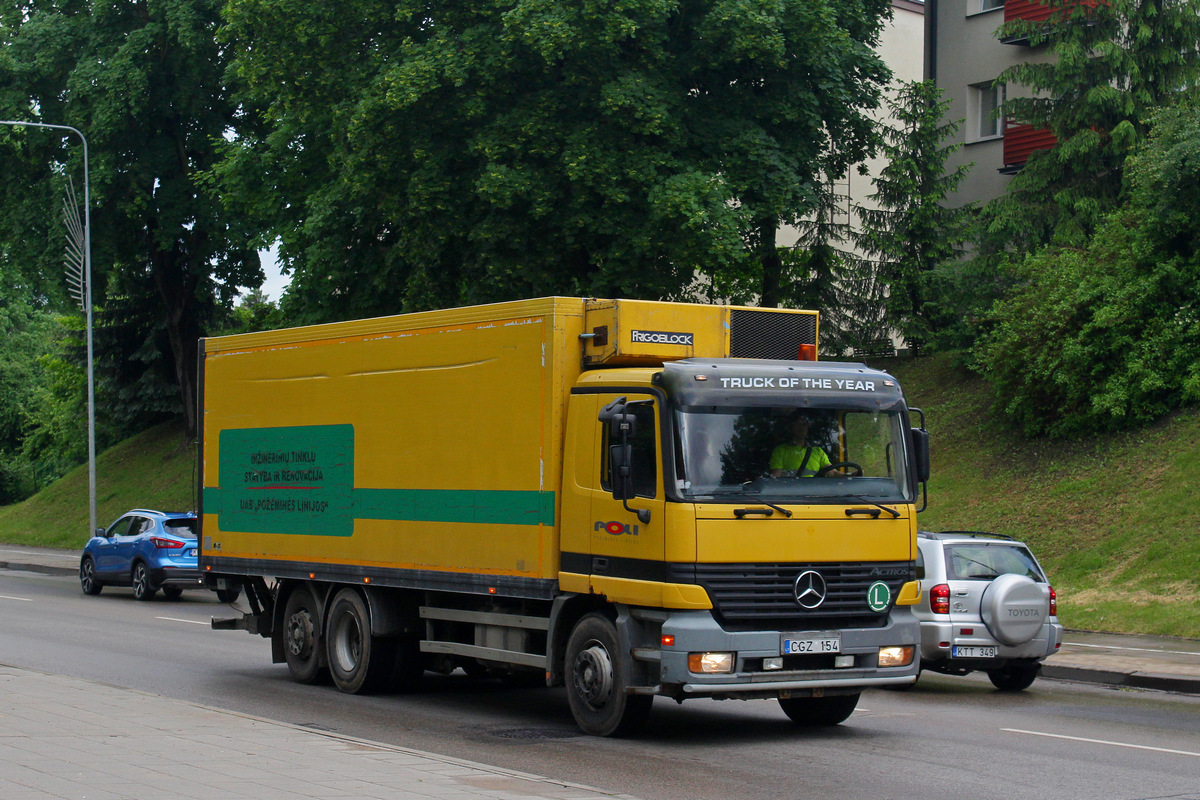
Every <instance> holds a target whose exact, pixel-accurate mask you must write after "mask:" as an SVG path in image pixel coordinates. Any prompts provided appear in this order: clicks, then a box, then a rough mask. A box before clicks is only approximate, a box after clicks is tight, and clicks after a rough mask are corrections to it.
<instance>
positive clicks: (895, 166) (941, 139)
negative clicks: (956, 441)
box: [857, 81, 972, 346]
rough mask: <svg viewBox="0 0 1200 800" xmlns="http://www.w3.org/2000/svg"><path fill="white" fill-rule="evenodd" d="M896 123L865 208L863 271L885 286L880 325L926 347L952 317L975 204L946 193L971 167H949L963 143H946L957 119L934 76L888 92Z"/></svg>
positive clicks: (861, 212)
mask: <svg viewBox="0 0 1200 800" xmlns="http://www.w3.org/2000/svg"><path fill="white" fill-rule="evenodd" d="M888 107H889V108H890V110H891V112H892V119H893V120H894V122H893V123H892V124H891V125H889V126H887V127H886V128H885V132H884V137H885V146H884V149H883V155H884V157H885V158H886V159H887V164H886V165H885V166H884V167H883V169H882V170H881V172H880V174H879V176H878V177H877V178H876V179H875V193H874V194H873V195H871V199H872V200H873V201H874V204H875V207H874V208H866V207H863V208H860V209H859V211H858V214H859V217H860V218H861V220H862V227H861V229H860V232H859V235H858V237H857V241H858V245H859V247H860V249H861V250H862V251H863V253H864V254H865V255H866V256H867V257H868V259H870V263H869V268H868V269H867V270H866V271H867V272H869V273H873V274H874V275H876V276H877V280H878V282H879V283H880V284H881V285H882V287H884V289H885V290H886V291H885V298H884V299H883V301H882V303H881V304H880V305H881V307H882V308H883V311H884V313H883V319H882V323H883V326H884V328H885V331H886V330H887V329H890V330H893V331H896V332H898V333H899V334H900V335H901V336H903V337H904V339H905V340H906V341H907V342H908V343H909V344H910V346H915V345H929V344H930V343H932V341H933V340H934V339H935V338H936V337H937V336H938V335H939V334H940V333H942V332H943V331H944V330H945V329H946V328H947V327H949V326H950V325H951V324H952V323H953V321H954V317H953V314H952V308H951V305H950V303H951V299H950V293H949V289H948V283H947V281H948V276H947V275H946V273H947V271H948V270H950V269H951V268H952V267H954V266H956V262H957V261H958V259H959V257H960V256H961V255H962V251H961V245H962V243H963V242H964V241H965V240H966V238H967V237H968V235H969V223H970V217H971V214H972V210H971V208H970V207H967V206H959V207H950V206H948V205H946V199H947V198H948V197H949V196H950V195H951V194H952V193H953V192H954V191H955V190H956V189H957V187H958V185H959V183H961V182H962V180H963V178H964V177H965V176H966V174H967V172H968V171H969V170H970V168H971V165H969V164H968V165H963V166H960V167H958V168H957V169H954V170H951V171H949V172H947V171H946V160H947V159H948V158H949V157H950V155H951V154H953V153H954V152H955V151H956V150H957V149H958V146H955V145H950V144H948V143H947V142H948V140H949V139H950V138H951V137H952V136H953V135H954V134H955V132H957V130H958V127H959V123H958V122H953V121H952V122H946V121H944V117H945V114H946V110H947V108H948V107H949V101H947V100H944V99H943V98H942V92H941V90H940V89H938V88H937V86H936V85H935V84H934V83H933V82H931V81H925V82H912V83H906V84H903V85H901V86H900V87H899V90H898V91H897V93H896V95H895V96H894V97H893V98H889V100H888Z"/></svg>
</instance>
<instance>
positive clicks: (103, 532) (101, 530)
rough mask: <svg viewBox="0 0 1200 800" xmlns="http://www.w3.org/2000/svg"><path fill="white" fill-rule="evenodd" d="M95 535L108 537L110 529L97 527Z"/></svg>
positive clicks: (102, 537)
mask: <svg viewBox="0 0 1200 800" xmlns="http://www.w3.org/2000/svg"><path fill="white" fill-rule="evenodd" d="M93 535H94V536H98V537H99V538H101V539H104V538H106V537H107V535H108V531H106V530H104V528H96V533H95V534H93Z"/></svg>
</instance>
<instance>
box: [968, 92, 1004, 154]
mask: <svg viewBox="0 0 1200 800" xmlns="http://www.w3.org/2000/svg"><path fill="white" fill-rule="evenodd" d="M1003 105H1004V84H1002V83H1001V84H994V83H991V82H988V83H976V84H974V85H973V86H971V87H970V88H969V95H968V98H967V111H968V114H969V120H970V127H969V129H968V130H969V131H971V132H972V133H974V134H975V135H974V137H973V139H972V140H973V141H979V140H980V139H995V138H996V137H998V136H1003V135H1004V117H1003V116H1002V114H1001V112H1000V109H1001V107H1003Z"/></svg>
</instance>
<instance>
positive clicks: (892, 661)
mask: <svg viewBox="0 0 1200 800" xmlns="http://www.w3.org/2000/svg"><path fill="white" fill-rule="evenodd" d="M913 650H914V648H913V646H912V645H911V644H906V645H903V646H900V647H881V648H879V666H881V667H907V666H908V665H909V664H911V663H912V660H913Z"/></svg>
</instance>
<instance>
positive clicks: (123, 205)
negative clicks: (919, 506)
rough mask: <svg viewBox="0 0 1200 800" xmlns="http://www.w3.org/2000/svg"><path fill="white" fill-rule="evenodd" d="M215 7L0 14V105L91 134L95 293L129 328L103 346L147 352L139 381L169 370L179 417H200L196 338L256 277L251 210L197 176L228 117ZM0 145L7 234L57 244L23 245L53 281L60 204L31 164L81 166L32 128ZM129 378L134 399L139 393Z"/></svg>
mask: <svg viewBox="0 0 1200 800" xmlns="http://www.w3.org/2000/svg"><path fill="white" fill-rule="evenodd" d="M220 5H221V3H219V2H217V1H216V0H136V1H134V2H121V3H110V4H102V3H101V4H90V3H78V2H58V0H30V2H25V3H22V4H20V5H19V6H15V7H10V8H9V9H8V10H7V11H6V12H5V13H4V16H3V17H2V19H3V24H2V26H0V54H2V55H0V114H3V116H5V117H8V118H11V119H21V120H29V121H38V122H41V121H44V122H49V123H54V124H68V125H73V126H75V127H76V128H79V129H80V130H82V131H84V133H85V135H86V136H87V137H88V141H89V144H90V145H91V155H92V164H91V167H92V169H91V176H90V177H91V194H92V201H93V209H92V246H93V268H94V270H95V273H96V274H95V287H96V292H95V302H96V304H97V306H98V307H100V308H101V310H102V315H103V314H107V319H108V320H109V322H110V323H111V324H112V325H114V326H116V327H118V328H120V329H122V331H123V332H124V333H123V334H122V336H121V337H118V338H119V341H120V342H122V343H123V350H122V351H120V352H111V351H110V352H102V353H99V354H98V355H99V356H100V357H101V359H103V358H108V359H109V360H110V362H111V363H120V364H125V363H127V362H129V360H130V359H131V358H135V357H137V356H139V354H140V356H143V357H149V358H150V359H151V360H153V361H155V362H156V364H155V367H154V369H152V370H149V371H142V372H140V373H138V376H137V378H136V380H149V379H150V377H151V373H153V374H158V375H167V376H169V378H168V380H171V381H173V383H174V387H175V389H174V401H173V403H172V406H173V408H175V409H182V410H183V412H184V415H185V419H186V421H187V424H188V429H189V430H194V427H195V424H196V418H195V397H196V383H195V380H196V376H195V369H196V357H195V343H196V339H197V337H198V336H199V335H200V334H201V333H202V332H203V331H204V329H205V326H206V325H207V323H208V321H209V320H210V319H211V317H212V315H213V314H214V311H215V309H216V308H217V307H219V306H221V305H227V304H228V303H229V302H230V301H231V298H232V295H233V294H234V292H235V290H236V287H237V286H239V285H241V286H247V285H258V284H259V283H260V282H261V280H262V276H261V271H260V270H259V268H258V262H257V255H256V250H255V244H257V242H256V240H255V238H254V236H253V234H254V233H255V231H253V230H251V229H249V227H248V220H247V218H245V217H244V216H240V215H237V214H233V213H230V212H228V211H227V210H226V209H225V208H224V207H223V206H222V204H221V203H220V202H219V199H218V197H217V196H216V194H215V192H213V191H211V190H209V189H208V188H207V187H206V186H205V185H204V184H203V183H201V182H200V180H199V176H200V175H201V174H202V173H203V172H204V171H205V170H207V169H209V168H210V167H212V165H213V164H214V163H215V161H216V158H217V156H216V148H217V144H216V143H217V142H219V141H221V139H222V137H223V136H224V135H225V134H226V133H227V132H228V131H230V130H231V128H232V126H233V124H234V121H235V112H236V107H235V105H234V104H233V102H232V101H231V100H230V98H229V97H228V95H227V92H226V91H225V89H224V83H223V73H224V71H225V68H226V59H227V51H226V50H224V49H223V48H222V47H221V46H220V45H218V43H217V42H216V38H215V34H216V29H217V26H218V23H219V16H218V9H219V7H220ZM0 147H3V148H4V152H3V154H2V155H0V157H2V158H3V160H4V163H5V164H6V165H7V164H14V163H20V164H22V165H23V166H22V167H21V171H20V172H19V173H18V174H19V176H20V178H21V180H22V183H21V185H20V186H19V187H17V188H15V189H13V190H12V191H7V192H6V193H5V204H6V208H5V212H4V227H5V233H6V234H13V233H15V232H16V231H18V230H19V231H22V232H23V234H22V235H23V236H25V237H27V238H32V239H36V240H45V241H46V242H53V245H49V244H48V245H46V246H45V248H44V249H39V247H38V246H27V247H26V252H25V253H24V255H25V257H26V258H28V259H30V260H29V261H27V262H26V263H27V264H30V265H31V266H32V268H33V270H34V271H35V272H36V274H37V275H39V276H41V277H40V280H41V281H43V282H49V281H50V278H49V276H58V275H61V253H62V251H61V239H60V238H59V237H58V236H57V235H54V231H53V226H47V225H46V224H45V222H44V221H45V219H46V218H47V216H48V215H49V216H54V215H56V212H57V210H58V207H59V203H58V202H51V203H47V195H48V193H47V192H46V191H45V190H44V189H41V188H39V187H40V186H42V185H43V184H45V183H46V178H45V176H44V175H42V176H37V175H36V172H35V170H34V167H32V166H25V165H36V166H37V167H38V168H40V169H42V170H44V169H45V165H48V164H49V165H56V168H57V169H59V170H60V171H64V172H66V173H67V174H75V175H78V174H80V173H81V166H82V165H81V155H82V154H81V153H80V152H79V151H80V148H79V147H78V143H77V142H74V141H72V140H70V139H67V138H64V137H59V136H56V135H49V134H47V133H46V132H44V131H36V130H34V129H20V132H19V133H16V132H13V133H9V134H8V135H7V138H6V140H0ZM55 189H56V191H55V192H51V193H49V196H61V195H60V194H58V191H60V190H61V186H56V187H55ZM110 298H123V300H122V301H121V302H120V303H110ZM120 314H124V315H127V316H125V317H123V318H121V319H120V320H118V319H117V316H118V315H120ZM125 388H126V389H127V390H129V391H126V392H125V394H126V396H128V397H131V398H134V397H136V398H137V399H139V400H140V399H142V398H143V397H144V395H141V394H138V393H137V392H136V390H135V389H136V387H129V386H126V387H125ZM119 398H120V395H118V396H117V399H119ZM135 408H136V407H134V408H131V409H130V410H129V415H130V416H132V415H133V414H134V412H135ZM149 421H150V420H148V419H145V418H142V419H141V424H145V423H147V422H149Z"/></svg>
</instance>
